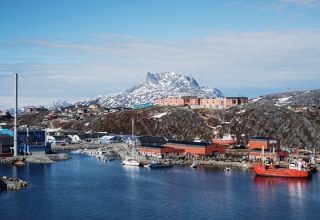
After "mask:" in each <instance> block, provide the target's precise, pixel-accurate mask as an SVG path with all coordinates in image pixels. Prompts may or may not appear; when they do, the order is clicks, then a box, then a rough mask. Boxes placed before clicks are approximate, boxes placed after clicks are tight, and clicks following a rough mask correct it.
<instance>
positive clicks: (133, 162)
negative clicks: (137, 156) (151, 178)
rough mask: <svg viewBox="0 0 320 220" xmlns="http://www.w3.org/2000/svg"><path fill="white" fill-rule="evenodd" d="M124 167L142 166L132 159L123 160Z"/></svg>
mask: <svg viewBox="0 0 320 220" xmlns="http://www.w3.org/2000/svg"><path fill="white" fill-rule="evenodd" d="M121 164H122V165H128V166H140V163H139V162H138V161H136V160H134V159H132V158H125V159H124V160H122V163H121Z"/></svg>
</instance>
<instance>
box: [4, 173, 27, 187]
mask: <svg viewBox="0 0 320 220" xmlns="http://www.w3.org/2000/svg"><path fill="white" fill-rule="evenodd" d="M27 186H29V183H27V182H26V181H23V180H21V179H14V178H10V177H7V176H3V177H0V189H1V190H20V189H24V188H26V187H27Z"/></svg>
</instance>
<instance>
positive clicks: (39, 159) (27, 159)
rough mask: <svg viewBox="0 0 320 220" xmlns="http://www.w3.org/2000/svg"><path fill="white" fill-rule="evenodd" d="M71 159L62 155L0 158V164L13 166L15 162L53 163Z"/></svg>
mask: <svg viewBox="0 0 320 220" xmlns="http://www.w3.org/2000/svg"><path fill="white" fill-rule="evenodd" d="M70 158H71V157H70V156H68V155H67V154H64V153H59V154H46V155H31V156H17V157H4V158H0V164H13V163H14V161H16V160H21V161H23V162H24V163H43V164H45V163H53V162H55V161H60V160H68V159H70Z"/></svg>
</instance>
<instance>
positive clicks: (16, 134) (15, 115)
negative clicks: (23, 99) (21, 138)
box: [13, 73, 18, 157]
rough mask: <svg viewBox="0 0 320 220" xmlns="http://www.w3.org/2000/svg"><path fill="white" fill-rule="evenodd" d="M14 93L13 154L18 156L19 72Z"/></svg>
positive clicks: (16, 76)
mask: <svg viewBox="0 0 320 220" xmlns="http://www.w3.org/2000/svg"><path fill="white" fill-rule="evenodd" d="M14 94H15V100H16V103H15V108H14V135H13V141H14V143H13V155H14V156H15V157H16V156H18V123H17V118H18V73H16V74H15V87H14Z"/></svg>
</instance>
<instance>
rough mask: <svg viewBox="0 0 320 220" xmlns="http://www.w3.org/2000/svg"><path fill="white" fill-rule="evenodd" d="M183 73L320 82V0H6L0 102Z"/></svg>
mask: <svg viewBox="0 0 320 220" xmlns="http://www.w3.org/2000/svg"><path fill="white" fill-rule="evenodd" d="M171 71H174V72H178V73H181V74H184V75H188V76H191V77H194V78H195V79H196V80H197V81H198V83H199V84H200V85H203V86H211V87H215V88H218V89H220V90H221V91H222V92H223V93H224V94H225V95H226V96H238V95H241V96H248V97H250V98H253V97H256V96H259V95H265V94H270V93H278V92H288V91H295V90H310V89H319V88H320V0H251V1H249V0H220V1H219V0H55V1H49V0H28V1H23V0H1V1H0V109H3V110H4V109H7V108H9V107H12V106H14V99H13V96H14V84H13V82H14V74H15V73H19V89H20V92H19V105H20V106H26V105H47V104H50V103H52V102H53V101H55V100H67V101H75V100H81V99H85V98H89V97H95V96H98V95H108V94H112V93H118V92H122V91H125V90H126V89H128V88H131V87H133V86H134V85H137V84H139V83H141V82H143V81H144V80H145V77H146V74H147V72H151V73H160V72H171Z"/></svg>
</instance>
